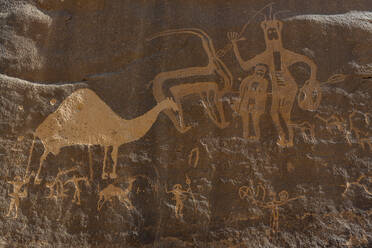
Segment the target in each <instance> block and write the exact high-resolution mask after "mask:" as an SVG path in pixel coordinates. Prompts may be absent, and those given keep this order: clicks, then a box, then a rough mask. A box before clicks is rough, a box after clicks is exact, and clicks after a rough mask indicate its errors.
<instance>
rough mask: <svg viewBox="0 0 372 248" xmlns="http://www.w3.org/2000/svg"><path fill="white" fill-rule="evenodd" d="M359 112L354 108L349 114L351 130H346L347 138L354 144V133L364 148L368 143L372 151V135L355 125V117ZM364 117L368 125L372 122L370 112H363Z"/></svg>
mask: <svg viewBox="0 0 372 248" xmlns="http://www.w3.org/2000/svg"><path fill="white" fill-rule="evenodd" d="M357 113H358V112H357V111H356V110H353V111H352V112H351V113H350V114H349V128H350V130H347V132H346V135H345V137H346V140H347V142H348V144H349V145H350V146H351V145H352V143H353V142H352V134H354V135H355V138H356V141H357V143H358V144H359V145H360V146H361V147H362V149H366V145H368V147H369V149H370V151H372V137H370V135H369V133H368V132H363V131H362V130H360V129H359V128H357V127H356V126H355V125H354V122H353V118H354V117H355V115H356V114H357ZM361 114H362V115H363V117H364V122H365V124H366V125H367V126H368V125H369V124H370V116H371V115H370V114H369V113H361Z"/></svg>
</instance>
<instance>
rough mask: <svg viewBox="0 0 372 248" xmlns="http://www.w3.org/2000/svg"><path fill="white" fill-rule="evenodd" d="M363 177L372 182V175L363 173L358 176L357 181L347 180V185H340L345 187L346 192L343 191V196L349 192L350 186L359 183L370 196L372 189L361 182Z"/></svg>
mask: <svg viewBox="0 0 372 248" xmlns="http://www.w3.org/2000/svg"><path fill="white" fill-rule="evenodd" d="M363 179H366V180H367V181H368V182H369V183H372V177H371V176H366V175H364V174H363V175H361V176H360V177H358V179H357V180H356V181H355V182H351V183H350V182H346V185H340V186H341V187H345V190H344V192H343V193H342V196H343V197H346V193H347V192H348V190H349V188H350V187H351V186H352V185H358V186H360V187H362V188H363V190H364V191H365V192H366V193H367V194H368V195H370V196H372V191H370V190H369V189H368V187H367V185H366V184H365V183H363V182H361V181H362V180H363Z"/></svg>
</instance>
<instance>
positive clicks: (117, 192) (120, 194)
mask: <svg viewBox="0 0 372 248" xmlns="http://www.w3.org/2000/svg"><path fill="white" fill-rule="evenodd" d="M134 181H136V177H130V178H129V180H128V183H129V185H128V187H127V188H126V189H125V190H123V189H121V188H119V187H117V186H115V185H113V184H110V185H108V186H107V187H106V188H104V189H103V190H101V191H100V192H99V200H98V203H97V210H98V211H100V210H101V209H102V206H103V205H104V204H105V203H106V202H107V201H110V202H112V199H113V198H114V197H117V198H118V200H119V201H120V202H121V203H124V205H125V207H126V208H127V209H128V210H132V209H133V208H134V206H133V204H132V202H131V200H130V199H129V194H130V193H131V192H132V189H133V183H134Z"/></svg>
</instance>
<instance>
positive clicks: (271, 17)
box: [269, 5, 273, 20]
mask: <svg viewBox="0 0 372 248" xmlns="http://www.w3.org/2000/svg"><path fill="white" fill-rule="evenodd" d="M269 20H273V5H270V13H269Z"/></svg>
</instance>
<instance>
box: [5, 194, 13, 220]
mask: <svg viewBox="0 0 372 248" xmlns="http://www.w3.org/2000/svg"><path fill="white" fill-rule="evenodd" d="M13 207H14V199H13V198H12V199H11V200H10V204H9V210H8V213H7V214H6V216H7V217H9V216H10V213H11V212H12V210H13Z"/></svg>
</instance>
